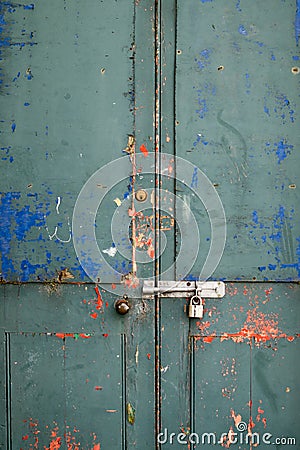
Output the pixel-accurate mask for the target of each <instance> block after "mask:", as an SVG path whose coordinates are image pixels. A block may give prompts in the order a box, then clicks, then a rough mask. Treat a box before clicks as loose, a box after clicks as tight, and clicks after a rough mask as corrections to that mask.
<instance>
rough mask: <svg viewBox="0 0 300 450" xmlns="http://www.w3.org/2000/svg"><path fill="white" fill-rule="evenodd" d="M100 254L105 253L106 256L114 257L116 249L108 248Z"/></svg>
mask: <svg viewBox="0 0 300 450" xmlns="http://www.w3.org/2000/svg"><path fill="white" fill-rule="evenodd" d="M102 252H103V253H107V254H108V256H112V257H114V256H115V255H116V253H117V249H116V247H110V248H106V249H105V250H102Z"/></svg>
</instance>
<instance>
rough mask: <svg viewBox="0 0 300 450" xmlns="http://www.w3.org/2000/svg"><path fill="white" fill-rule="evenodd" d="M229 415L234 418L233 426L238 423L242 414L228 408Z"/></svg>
mask: <svg viewBox="0 0 300 450" xmlns="http://www.w3.org/2000/svg"><path fill="white" fill-rule="evenodd" d="M230 415H231V417H232V418H233V420H234V425H235V427H237V426H238V424H239V423H240V422H241V421H242V416H241V415H240V414H235V412H234V410H233V409H231V410H230Z"/></svg>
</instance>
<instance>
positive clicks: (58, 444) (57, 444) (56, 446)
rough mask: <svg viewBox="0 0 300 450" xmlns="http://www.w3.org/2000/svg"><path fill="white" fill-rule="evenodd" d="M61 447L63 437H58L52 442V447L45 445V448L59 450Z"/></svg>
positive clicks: (46, 449)
mask: <svg viewBox="0 0 300 450" xmlns="http://www.w3.org/2000/svg"><path fill="white" fill-rule="evenodd" d="M60 447H61V438H60V437H58V438H56V439H54V440H53V441H52V442H50V447H44V448H45V450H59V449H60Z"/></svg>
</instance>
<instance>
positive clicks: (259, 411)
mask: <svg viewBox="0 0 300 450" xmlns="http://www.w3.org/2000/svg"><path fill="white" fill-rule="evenodd" d="M257 412H258V414H263V413H264V412H265V410H264V409H262V408H261V407H260V406H259V407H258V408H257Z"/></svg>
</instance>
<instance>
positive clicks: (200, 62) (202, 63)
mask: <svg viewBox="0 0 300 450" xmlns="http://www.w3.org/2000/svg"><path fill="white" fill-rule="evenodd" d="M212 53H213V51H212V49H208V48H205V49H203V50H201V52H199V59H198V58H195V62H196V63H197V66H198V68H199V69H200V70H203V69H205V67H207V66H208V65H209V64H210V61H209V58H210V56H211V55H212Z"/></svg>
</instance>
